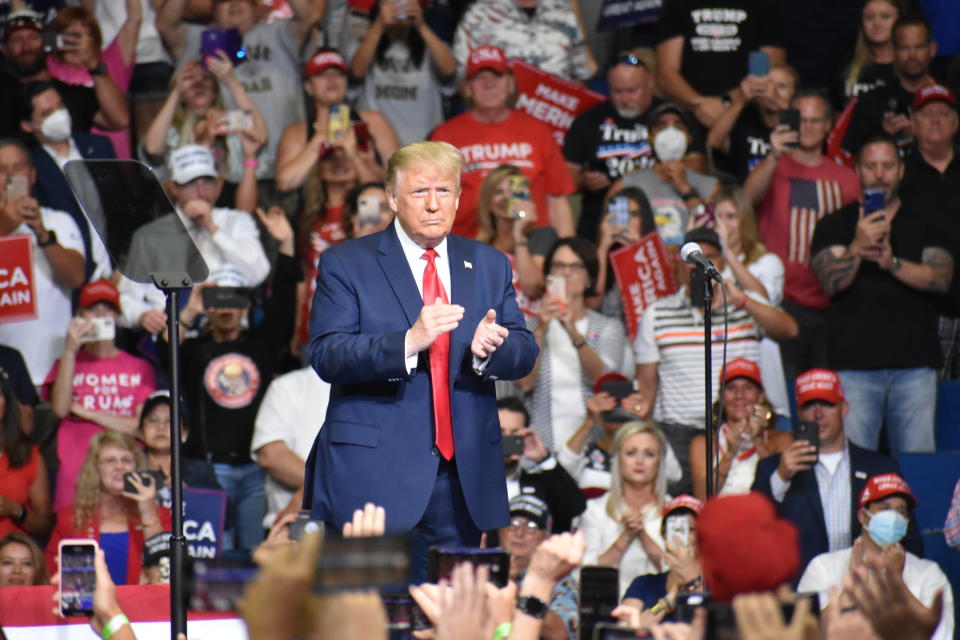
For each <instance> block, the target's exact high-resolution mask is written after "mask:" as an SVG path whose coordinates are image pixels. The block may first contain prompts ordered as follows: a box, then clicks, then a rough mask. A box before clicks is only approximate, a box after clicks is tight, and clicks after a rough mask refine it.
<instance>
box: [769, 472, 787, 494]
mask: <svg viewBox="0 0 960 640" xmlns="http://www.w3.org/2000/svg"><path fill="white" fill-rule="evenodd" d="M789 489H790V481H789V480H783V479H781V478H780V474H779V473H777V470H776V469H774V470H773V473H771V474H770V493H772V494H773V499H774V500H776V501H777V502H783V499H784V498H785V497H786V495H787V491H788V490H789Z"/></svg>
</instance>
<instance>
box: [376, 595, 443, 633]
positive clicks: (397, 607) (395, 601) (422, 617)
mask: <svg viewBox="0 0 960 640" xmlns="http://www.w3.org/2000/svg"><path fill="white" fill-rule="evenodd" d="M380 599H381V600H382V601H383V608H384V609H385V610H386V612H387V629H390V630H392V631H425V630H427V629H430V628H432V627H433V624H431V623H430V618H428V617H427V616H426V614H425V613H424V612H423V609H421V608H420V606H419V605H418V604H417V601H416V600H414V599H413V597H412V596H411V595H410V593H409V592H408V591H387V592H384V593H381V594H380Z"/></svg>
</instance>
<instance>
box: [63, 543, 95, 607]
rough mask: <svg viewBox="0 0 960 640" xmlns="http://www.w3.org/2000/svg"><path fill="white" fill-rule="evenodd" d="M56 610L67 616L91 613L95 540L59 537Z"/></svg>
mask: <svg viewBox="0 0 960 640" xmlns="http://www.w3.org/2000/svg"><path fill="white" fill-rule="evenodd" d="M58 553H59V554H60V613H61V614H63V615H64V616H65V617H67V616H87V617H90V616H92V615H93V593H94V591H96V589H97V569H96V558H97V541H96V540H89V539H77V538H68V539H66V540H61V541H60V545H59V549H58Z"/></svg>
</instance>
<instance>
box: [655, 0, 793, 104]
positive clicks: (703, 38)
mask: <svg viewBox="0 0 960 640" xmlns="http://www.w3.org/2000/svg"><path fill="white" fill-rule="evenodd" d="M677 36H680V37H682V38H683V61H682V63H681V66H680V73H681V74H682V75H683V77H684V78H686V80H687V82H689V83H690V86H692V87H693V88H694V89H696V90H697V91H698V92H699V93H701V94H703V95H707V96H716V95H720V94H722V93H723V92H725V91H729V90H731V89H733V88H734V87H737V86H738V85H739V84H740V81H741V80H743V77H744V76H745V75H747V57H748V55H749V54H750V52H751V51H756V50H757V49H759V48H760V47H785V46H786V45H785V41H786V38H785V36H784V31H783V21H782V20H781V17H780V12H779V8H778V3H776V2H771V0H721V1H719V2H717V1H716V0H664V3H663V9H661V11H660V41H661V42H663V41H664V40H669V39H671V38H675V37H677Z"/></svg>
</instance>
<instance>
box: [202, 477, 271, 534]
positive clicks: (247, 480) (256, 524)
mask: <svg viewBox="0 0 960 640" xmlns="http://www.w3.org/2000/svg"><path fill="white" fill-rule="evenodd" d="M213 471H214V473H215V474H216V475H217V481H218V482H219V483H220V486H221V487H223V489H224V491H226V492H227V500H228V501H229V503H230V506H231V507H232V508H233V509H234V512H235V513H236V519H235V520H234V523H233V527H232V528H231V529H229V530H228V531H224V534H223V545H222V547H221V548H222V549H223V550H224V551H228V550H231V549H251V550H252V549H253V548H254V547H256V546H257V545H258V544H260V543H261V542H262V541H263V538H264V530H263V517H264V516H265V515H266V513H267V498H266V495H265V494H264V492H263V484H264V478H265V477H266V476H265V475H264V471H263V469H262V468H261V467H260V465H258V464H257V463H255V462H250V463H247V464H239V465H232V464H223V463H220V462H215V463H214V464H213Z"/></svg>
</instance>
